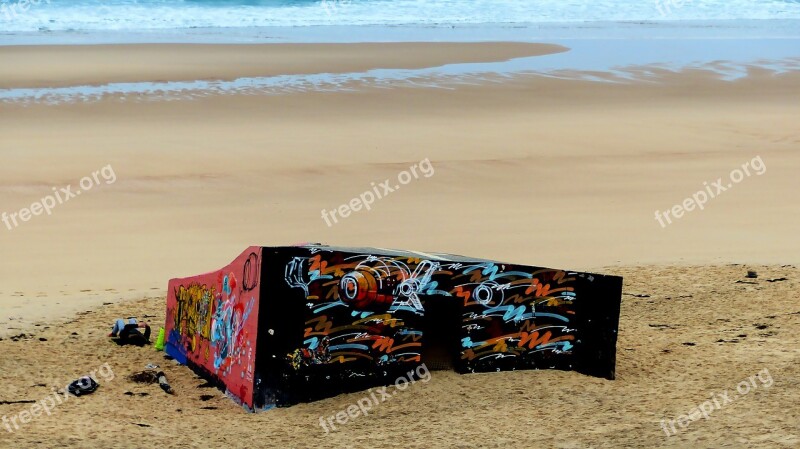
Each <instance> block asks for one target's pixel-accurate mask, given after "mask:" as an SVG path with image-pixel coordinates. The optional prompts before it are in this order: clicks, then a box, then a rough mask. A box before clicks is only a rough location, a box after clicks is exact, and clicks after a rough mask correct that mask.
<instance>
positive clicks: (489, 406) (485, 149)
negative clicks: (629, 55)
mask: <svg viewBox="0 0 800 449" xmlns="http://www.w3.org/2000/svg"><path fill="white" fill-rule="evenodd" d="M403 45H404V44H397V45H395V46H392V47H391V51H393V53H388V50H389V49H390V48H389V47H388V46H387V47H386V49H387V52H386V53H385V54H387V55H389V56H387V57H385V58H383V57H382V56H381V55H382V54H384V52H382V51H381V46H367V47H363V46H362V47H358V46H350V47H348V46H337V47H336V50H335V52H336V55H337V56H336V57H335V58H334V59H335V61H331V60H327V59H311V60H309V59H307V58H306V57H302V58H298V57H296V56H295V55H296V54H299V53H297V52H301V53H302V52H303V51H305V52H309V53H308V54H313V53H314V52H318V51H319V46H318V47H317V48H316V49H314V48H311V47H309V48H307V49H303V50H301V49H299V48H293V49H290V50H281V49H280V48H279V46H277V47H274V48H272V49H268V50H264V49H258V48H257V47H255V46H241V47H230V48H224V47H213V46H212V47H208V48H205V49H202V50H199V49H198V48H199V47H198V48H194V47H193V48H191V49H187V50H186V54H188V55H190V56H186V57H185V59H184V60H182V61H181V62H180V63H176V64H175V65H174V66H170V67H169V68H165V67H161V66H158V65H156V66H154V65H153V61H159V60H163V58H168V57H169V54H171V53H170V51H167V50H164V48H166V47H162V46H141V47H136V51H135V52H134V56H135V57H134V56H132V57H131V67H132V68H131V70H130V71H119V70H118V69H117V68H115V66H114V65H113V64H112V63H110V62H108V61H107V60H106V59H104V58H105V56H104V54H105V55H107V54H113V53H114V51H113V48H108V47H104V48H95V49H93V48H71V47H65V48H60V49H53V48H46V47H45V48H36V49H33V48H30V49H14V50H9V49H0V55H2V60H3V61H4V62H5V61H7V60H13V61H14V64H13V65H8V66H6V65H5V64H4V68H3V72H2V75H0V87H3V86H5V87H7V86H17V85H20V84H21V83H24V84H27V85H31V86H33V85H53V84H58V83H59V82H61V81H63V82H64V83H65V84H90V83H102V82H108V81H120V80H125V81H131V80H162V79H194V78H207V77H216V78H226V77H236V76H254V75H261V74H264V75H266V74H273V73H316V72H333V71H341V72H348V71H358V70H364V69H366V68H373V67H397V68H401V67H421V66H426V65H438V64H442V63H447V62H456V61H489V60H495V59H496V60H503V59H507V58H509V57H517V56H523V55H536V54H542V53H546V52H548V51H556V50H558V49H555V48H546V47H536V46H531V45H520V46H515V45H509V44H498V45H496V46H493V45H489V44H484V45H478V46H469V45H466V46H460V47H457V48H456V47H453V46H452V45H451V46H448V45H445V46H442V47H441V48H434V49H432V50H426V51H424V55H422V53H421V52H423V50H421V49H420V48H418V47H413V46H412V47H409V48H405V47H403ZM429 46H430V47H437V46H436V45H429ZM172 48H173V50H172V51H173V52H174V51H175V50H182V48H181V47H172ZM65 52H66V53H65ZM249 52H258V53H259V54H263V55H269V61H268V63H264V62H263V61H261V62H259V63H253V62H251V61H252V58H251V57H250V56H252V55H251V53H249ZM361 52H368V53H369V52H371V53H369V54H370V55H371V56H370V57H369V58H368V59H364V58H360V57H359V56H358V55H359V54H361ZM177 54H182V53H181V52H180V51H179V52H178V53H177ZM302 54H305V53H302ZM64 55H72V56H70V57H69V58H66V57H64ZM417 55H421V56H417ZM73 56H74V57H75V58H79V57H80V58H86V60H87V61H90V62H89V63H87V64H86V65H85V66H78V65H74V64H72V63H71V61H72V59H70V58H72V57H73ZM204 57H208V58H209V59H212V60H214V61H219V64H218V65H214V67H211V68H208V67H206V66H205V65H204V64H203V63H202V59H203V58H204ZM6 58H13V59H6ZM226 58H227V59H226ZM264 58H266V56H264ZM382 58H383V59H382ZM237 61H239V62H238V63H237ZM241 61H247V62H241ZM219 67H222V68H219ZM186 76H189V78H185V77H186ZM129 77H131V78H129ZM29 80H30V82H28V81H29ZM658 81H659V82H658V83H633V84H628V85H611V84H600V83H587V82H577V81H564V80H554V79H543V78H536V77H520V78H517V79H514V80H508V81H505V82H503V83H484V84H481V85H476V86H460V87H458V88H457V89H452V90H448V89H423V88H408V87H398V88H395V89H365V90H362V91H359V92H349V93H346V92H340V93H302V94H291V95H276V96H216V97H209V98H204V99H196V100H192V101H176V102H147V103H123V102H120V101H116V100H115V99H113V98H109V99H106V100H104V101H101V102H97V103H92V104H79V105H76V104H69V105H60V106H42V105H35V106H27V107H23V106H20V105H9V104H0V154H2V155H3V159H2V162H3V165H2V169H0V170H2V175H3V176H2V177H0V205H2V210H0V212H3V211H7V212H9V213H11V212H16V211H18V210H19V209H21V208H23V207H28V206H30V204H31V203H32V202H34V201H37V200H39V199H40V198H42V197H43V196H45V195H48V194H50V193H51V187H53V186H57V187H63V186H66V185H67V184H72V185H76V184H77V182H78V180H79V179H81V177H83V176H87V175H91V173H92V172H93V171H95V170H99V169H100V168H101V167H103V166H106V165H109V164H110V165H112V166H113V168H114V171H115V173H116V176H117V180H116V182H115V183H113V184H109V185H102V186H100V187H96V188H95V189H93V190H92V191H90V192H86V193H85V194H84V195H82V196H80V197H78V198H75V199H73V200H70V201H69V202H68V203H65V204H63V205H60V206H58V207H57V208H56V209H55V211H54V214H53V215H52V216H38V217H33V219H31V220H30V221H29V222H27V223H23V224H22V225H21V226H20V227H19V228H16V229H13V230H7V229H5V226H4V225H2V224H0V248H2V255H3V257H2V258H0V326H2V328H0V333H1V334H0V336H2V337H5V339H4V340H3V341H0V349H2V354H3V356H2V358H0V366H1V367H2V379H0V380H2V381H3V382H4V385H5V388H4V389H3V390H2V392H0V402H2V401H18V400H26V399H28V400H36V399H40V398H42V397H44V395H45V394H47V392H48V391H49V389H48V388H49V387H50V386H51V385H54V384H57V383H58V382H55V381H54V380H52V379H54V378H56V377H57V378H58V379H59V381H65V380H66V379H67V378H69V377H73V376H74V375H77V374H81V372H82V371H84V370H85V371H88V370H91V369H93V368H96V367H98V366H99V365H100V364H101V363H103V362H106V361H107V362H109V363H110V364H111V365H112V366H113V367H114V369H115V373H117V374H118V378H117V379H116V380H114V381H111V382H108V383H107V385H104V387H103V388H102V389H101V391H99V392H98V393H97V394H95V395H94V396H92V397H87V398H85V399H81V400H71V401H69V402H68V403H66V404H64V405H63V406H61V407H60V408H59V410H58V412H57V413H56V414H55V415H54V416H51V417H42V418H38V419H37V420H36V421H35V422H34V423H31V424H29V425H27V426H26V427H25V429H24V430H23V431H20V432H19V433H16V434H14V435H11V434H6V433H0V447H5V446H10V447H34V446H42V447H59V446H82V447H114V446H138V447H153V446H159V447H185V446H190V445H194V446H203V447H223V446H232V447H240V446H248V447H253V445H254V444H256V446H258V447H261V446H265V447H267V446H273V445H275V446H278V445H280V446H282V447H312V446H313V447H318V446H320V445H323V444H324V445H326V446H331V447H340V446H353V447H373V446H386V447H432V446H438V445H443V446H448V447H485V446H488V447H521V446H523V443H524V445H526V446H532V445H534V444H537V445H541V446H547V447H551V446H552V447H596V446H645V447H652V446H657V445H667V446H673V447H685V446H687V445H689V444H692V445H699V446H702V447H705V446H714V447H753V446H762V447H780V446H781V445H783V446H785V447H791V446H796V445H798V444H800V434H798V433H797V423H798V421H797V415H798V413H797V407H796V404H797V400H798V397H797V382H798V371H797V368H795V367H794V365H793V361H794V360H795V359H796V357H797V353H798V349H797V348H798V341H797V338H796V335H797V330H798V324H799V323H800V315H797V314H793V313H795V312H797V311H798V306H797V304H798V301H797V299H798V297H797V294H796V287H797V283H798V272H797V270H796V269H795V268H793V267H784V268H781V267H780V265H784V264H798V263H800V260H799V259H800V238H798V237H797V230H798V229H800V226H799V225H800V215H798V213H797V210H798V209H797V200H796V198H795V196H796V192H797V191H798V178H797V173H798V170H800V152H798V149H800V148H798V147H800V134H798V128H797V117H800V101H798V100H800V98H798V93H799V92H800V76H798V74H791V75H783V76H772V75H770V74H766V73H763V72H760V71H753V72H752V73H751V76H750V77H748V78H746V79H743V80H740V81H736V82H721V81H718V80H716V79H714V77H712V76H710V75H709V74H707V73H702V72H693V73H683V74H679V75H674V76H668V77H665V78H663V79H661V80H658ZM757 156H760V157H761V159H762V160H763V161H764V163H765V165H766V167H767V171H766V172H765V173H764V174H763V175H761V176H752V177H749V178H745V179H744V180H743V181H742V182H741V183H739V184H737V185H735V186H734V187H733V188H731V189H730V190H729V191H726V192H725V193H723V194H721V195H720V196H719V197H718V198H715V199H712V200H710V201H709V203H708V204H707V205H706V208H705V210H702V211H700V210H695V211H692V212H690V213H688V214H687V215H686V216H684V217H683V218H681V219H679V220H677V221H676V222H675V223H673V224H671V225H669V226H667V227H666V228H664V229H662V228H661V226H659V224H658V222H657V221H656V220H655V219H654V212H655V211H656V210H657V209H660V210H666V209H668V208H671V207H672V206H673V205H675V204H678V203H681V202H683V200H684V199H685V198H686V197H688V196H690V195H691V194H692V193H694V192H696V191H697V190H700V189H702V188H703V182H704V181H708V182H712V181H715V180H716V179H717V178H719V177H727V176H728V173H729V172H730V171H731V170H733V169H736V168H738V167H741V165H742V164H744V163H745V162H747V161H750V160H751V159H753V158H754V157H757ZM426 158H428V159H429V160H430V161H431V162H432V165H433V167H434V168H435V174H434V175H433V176H431V177H429V178H424V177H421V178H420V179H418V180H414V181H412V182H411V183H409V184H408V185H406V186H403V187H402V188H401V189H400V190H398V191H397V192H394V193H392V194H391V195H389V196H387V197H386V198H384V199H381V200H379V201H378V202H376V203H375V204H374V206H373V208H372V210H371V211H369V212H368V211H360V212H357V213H354V214H353V215H352V216H350V217H348V218H346V219H344V220H341V221H340V222H339V223H337V224H334V225H333V226H332V227H328V226H327V225H326V224H325V221H323V219H322V217H321V210H322V209H327V210H331V209H334V208H336V207H338V206H339V205H340V204H344V203H347V202H349V201H350V200H351V199H352V198H354V197H357V196H358V195H359V194H360V193H361V192H363V191H365V190H369V189H370V188H371V182H376V183H377V182H382V181H383V180H384V179H390V178H391V179H396V177H397V175H398V173H399V172H401V171H403V170H406V169H408V168H409V167H410V166H411V165H413V164H415V163H418V162H419V161H421V160H423V159H426ZM300 241H317V242H325V243H330V244H336V245H359V246H378V247H389V248H392V247H395V248H407V249H418V250H423V251H441V252H451V253H456V254H465V255H470V256H476V257H485V258H491V259H498V260H506V261H509V262H518V263H526V264H532V265H546V266H554V267H563V268H569V269H593V270H602V271H604V272H607V273H609V274H621V275H624V276H625V277H626V292H628V293H634V294H638V293H646V294H649V295H651V296H650V297H648V298H638V297H632V296H625V301H624V303H623V319H622V323H621V328H620V343H619V345H618V350H619V360H618V369H617V372H618V376H619V379H618V380H617V381H614V382H607V381H602V380H598V379H591V378H588V377H586V376H581V375H578V374H575V373H563V372H526V373H522V372H520V373H501V374H496V375H491V376H492V377H491V382H487V381H486V380H485V379H486V377H485V376H484V375H475V376H457V375H455V374H451V373H437V374H438V375H436V376H435V377H434V379H433V380H432V381H431V382H430V383H428V384H420V385H417V386H415V387H414V390H413V391H409V392H408V393H407V394H403V395H401V396H398V398H397V399H395V400H393V401H392V402H391V403H386V404H385V405H382V406H381V408H380V410H379V411H378V412H377V413H376V414H375V416H371V417H368V418H361V419H360V420H357V421H356V422H353V423H352V424H351V425H348V426H347V428H346V430H344V431H342V432H340V433H337V434H334V435H331V436H325V435H324V434H323V433H322V431H321V429H320V428H319V426H318V418H319V416H320V415H321V414H332V413H335V412H336V411H338V410H340V409H341V408H342V407H344V406H346V405H348V404H350V403H352V402H353V401H354V400H356V399H358V398H359V397H360V396H359V395H350V396H342V397H339V398H334V399H330V400H326V401H322V402H319V403H316V404H309V405H302V406H298V407H294V408H291V409H288V410H278V411H273V412H270V413H266V414H260V415H256V416H253V415H244V414H242V413H240V410H238V409H237V408H236V407H235V406H234V405H232V403H231V402H229V401H228V400H227V399H224V398H222V397H221V395H220V394H219V393H218V392H216V391H212V392H209V391H207V390H205V389H196V386H197V385H199V384H200V383H201V382H200V381H198V380H196V379H195V378H194V377H193V375H192V374H191V373H190V372H189V371H188V370H187V369H184V368H178V367H174V366H172V365H170V364H169V363H168V362H165V361H164V360H163V359H162V357H161V356H160V355H159V354H156V353H153V352H152V351H151V350H149V349H141V350H140V349H119V348H117V347H116V346H114V345H112V344H110V343H108V342H107V341H106V339H105V338H104V336H105V334H106V333H107V326H108V325H109V323H110V320H111V319H113V318H115V317H118V316H122V315H129V314H131V313H134V314H139V315H144V314H148V315H153V316H154V317H153V318H152V319H153V321H154V322H156V323H160V322H162V321H163V313H164V310H163V309H164V300H163V298H153V299H149V300H141V302H139V303H119V300H121V299H125V298H143V297H145V296H156V295H163V291H164V289H165V288H166V283H167V280H168V279H169V278H171V277H178V276H185V275H191V274H196V273H200V272H205V271H209V270H211V269H215V268H218V267H220V266H222V265H224V264H226V263H228V262H229V261H230V260H232V259H233V257H235V255H236V254H238V253H239V251H241V250H242V249H243V248H244V247H246V246H248V245H252V244H264V245H275V244H287V243H294V242H300ZM731 263H748V264H765V265H769V268H760V270H762V271H763V274H766V275H767V276H768V277H771V278H778V277H787V278H788V279H789V280H788V281H782V282H774V283H769V282H766V281H765V280H763V279H759V280H758V283H757V284H735V282H736V281H737V280H740V279H741V278H742V274H743V273H744V267H741V266H736V267H733V266H729V265H728V264H731ZM676 265H677V266H676ZM670 267H671V268H670ZM688 295H691V296H688ZM667 298H669V299H667ZM106 302H107V303H111V304H109V305H107V306H104V307H102V308H97V306H99V305H100V304H102V303H106ZM76 311H84V312H87V311H89V312H88V313H85V314H83V315H81V316H79V317H78V318H77V321H74V322H73V323H71V324H69V325H66V326H65V325H59V324H58V323H61V322H63V321H64V320H66V319H69V317H70V316H73V314H74V312H76ZM131 311H133V312H131ZM768 317H774V318H768ZM723 320H727V321H723ZM36 324H38V326H36ZM651 325H655V327H654V326H651ZM662 325H668V326H669V327H663V326H662ZM762 325H767V326H768V327H766V328H763V329H759V328H758V327H756V326H762ZM45 328H47V329H45ZM72 332H77V333H78V335H75V336H73V335H71V333H72ZM23 333H24V334H26V337H23V338H21V339H18V340H19V341H11V340H9V337H10V336H13V335H19V334H23ZM30 334H33V336H31V337H29V336H27V335H30ZM745 334H746V335H747V337H737V335H745ZM40 338H47V341H43V342H42V341H39V339H40ZM719 339H723V340H732V339H737V340H738V342H717V340H719ZM684 342H693V343H696V346H687V345H683V343H684ZM665 350H668V352H664V351H665ZM151 361H154V362H156V363H160V364H162V365H165V366H166V368H167V370H168V374H169V375H170V377H171V378H173V379H174V383H175V385H176V388H177V389H178V393H179V394H178V396H176V397H174V398H173V397H166V396H163V395H162V393H161V391H160V390H158V389H157V388H152V389H151V388H139V387H135V386H133V385H130V384H127V383H126V381H124V380H122V377H123V376H124V375H125V374H127V373H128V372H130V371H132V370H134V369H142V368H143V366H144V365H145V364H146V363H148V362H151ZM763 368H768V369H769V370H770V373H772V375H773V377H774V378H775V384H774V385H773V386H772V387H770V388H769V389H761V390H758V391H756V392H754V393H752V394H751V395H748V396H746V397H743V398H741V401H738V402H735V403H734V404H731V405H729V406H727V407H725V408H724V409H722V410H719V411H717V412H715V414H714V416H713V418H712V419H710V420H708V421H701V422H697V423H694V424H692V425H691V426H690V427H689V429H688V430H686V431H684V432H682V433H680V434H679V435H678V436H673V437H670V438H666V436H665V435H664V433H663V432H662V431H661V430H660V428H659V425H658V421H659V420H660V419H662V418H674V417H676V415H678V414H681V413H685V412H686V411H688V409H690V408H691V407H694V406H696V405H697V404H699V403H701V402H702V401H704V400H706V399H707V398H708V394H710V393H712V392H714V391H720V390H723V389H733V388H735V387H736V385H737V383H738V382H739V381H741V380H742V379H745V378H747V377H748V376H750V375H753V374H755V373H756V372H758V371H759V370H761V369H763ZM62 383H63V382H62ZM37 384H45V386H44V387H42V386H36V385H37ZM126 391H134V392H140V391H143V392H144V391H146V392H149V393H150V395H149V396H134V397H129V396H127V395H125V394H124V393H125V392H126ZM426 392H427V393H430V394H425V393H426ZM201 394H212V395H214V399H211V400H209V401H206V402H202V401H200V400H199V399H198V398H199V396H200V395H201ZM29 405H30V404H7V405H0V414H3V415H9V414H14V413H18V412H19V411H21V410H23V409H25V408H26V407H28V406H29ZM203 406H213V407H218V408H217V409H215V410H202V409H200V407H203ZM177 409H181V411H180V412H179V411H177ZM136 423H139V424H145V425H147V426H150V427H140V426H138V425H137V424H136ZM287 423H291V424H288V425H287ZM198 430H199V431H198ZM123 435H124V436H125V438H133V439H134V440H133V442H132V443H131V444H125V443H123V442H121V441H120V439H121V438H123Z"/></svg>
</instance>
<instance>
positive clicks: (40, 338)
mask: <svg viewBox="0 0 800 449" xmlns="http://www.w3.org/2000/svg"><path fill="white" fill-rule="evenodd" d="M39 341H47V339H46V338H44V337H39Z"/></svg>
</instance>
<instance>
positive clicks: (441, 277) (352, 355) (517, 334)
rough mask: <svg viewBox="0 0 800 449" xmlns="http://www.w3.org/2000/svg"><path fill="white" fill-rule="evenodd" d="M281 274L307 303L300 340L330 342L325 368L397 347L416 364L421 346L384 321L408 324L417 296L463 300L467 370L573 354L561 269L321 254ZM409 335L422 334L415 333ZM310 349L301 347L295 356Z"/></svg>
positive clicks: (569, 298) (567, 279)
mask: <svg viewBox="0 0 800 449" xmlns="http://www.w3.org/2000/svg"><path fill="white" fill-rule="evenodd" d="M285 272H286V273H285V274H286V276H285V279H286V282H287V284H288V285H289V286H290V287H292V288H300V289H302V290H303V293H304V294H305V297H306V299H307V300H309V301H311V302H309V304H308V306H309V313H310V316H311V319H310V320H309V321H307V322H306V325H307V326H309V327H308V328H307V332H306V337H307V338H308V337H312V336H325V337H327V338H329V339H330V342H331V346H330V350H331V354H332V357H331V358H330V359H329V361H328V362H327V363H344V362H348V361H353V360H358V359H364V360H370V361H374V362H376V363H387V362H391V361H393V360H396V358H397V354H398V352H397V351H398V349H406V350H408V349H411V350H410V351H407V352H406V353H404V354H403V355H404V356H405V357H410V358H416V359H418V358H419V357H420V354H419V349H420V347H421V344H420V343H419V342H418V341H407V335H409V334H408V332H409V329H403V332H404V333H405V334H402V335H398V334H397V332H398V330H397V329H395V328H392V327H389V326H386V325H385V323H386V322H388V321H389V320H393V319H400V320H403V319H409V318H408V317H407V316H406V314H408V313H411V314H414V315H423V314H424V304H423V298H425V299H426V300H430V301H436V300H437V298H444V297H450V298H458V299H459V300H460V301H462V302H461V306H460V308H461V310H462V312H461V313H462V327H461V329H462V333H463V335H462V343H463V344H462V353H461V359H462V360H465V361H466V362H468V364H469V366H470V367H471V368H470V369H472V368H477V367H479V366H480V365H481V363H483V362H485V361H491V360H497V359H510V360H507V361H506V362H505V363H514V364H515V366H520V367H533V366H536V365H538V364H541V363H542V362H545V363H547V360H548V359H550V358H553V357H559V356H563V355H569V354H571V349H572V347H573V346H572V344H571V343H570V342H571V341H574V340H575V335H574V332H575V329H572V328H570V327H569V322H570V319H571V314H574V310H573V309H574V305H573V304H574V300H575V293H574V285H573V284H574V282H575V277H574V276H569V275H568V274H567V273H565V272H564V271H561V270H546V269H535V270H534V269H530V268H528V267H518V266H513V265H506V264H497V263H493V262H484V263H462V262H458V263H453V262H451V263H447V262H442V261H441V260H429V259H424V258H419V257H388V256H375V255H369V254H365V255H351V256H341V255H337V254H333V253H326V252H325V251H321V252H316V253H315V254H314V255H312V256H310V257H306V258H303V257H294V258H292V260H291V261H290V262H289V263H288V264H287V265H286V269H285ZM379 315H380V316H383V317H384V319H382V320H378V321H376V322H374V323H372V324H371V325H369V326H366V325H365V324H364V319H365V318H367V319H369V318H370V317H375V316H379ZM312 329H313V330H312ZM411 332H412V334H413V333H416V334H414V335H417V334H419V335H421V331H420V330H419V329H411ZM314 341H315V340H306V344H307V345H310V344H312V343H313V342H314ZM414 348H416V349H414ZM309 349H310V348H309V347H304V348H299V349H298V351H299V352H297V354H300V355H302V354H303V350H309ZM297 357H299V356H298V355H292V357H290V358H293V360H294V359H297ZM300 359H303V358H302V357H300ZM298 360H299V359H298ZM514 360H515V361H514ZM293 366H296V367H302V366H305V365H303V364H299V363H294V364H293Z"/></svg>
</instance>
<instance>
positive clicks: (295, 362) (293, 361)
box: [287, 337, 331, 370]
mask: <svg viewBox="0 0 800 449" xmlns="http://www.w3.org/2000/svg"><path fill="white" fill-rule="evenodd" d="M329 347H330V340H329V339H328V337H323V338H322V339H320V340H318V339H314V341H313V342H312V344H311V345H310V347H309V348H300V349H296V350H295V351H294V352H293V353H291V354H289V355H288V356H287V357H288V358H289V364H290V365H291V366H292V368H293V369H295V370H298V369H300V368H301V367H307V366H311V365H321V364H324V363H328V362H329V361H330V360H331V354H330V351H329Z"/></svg>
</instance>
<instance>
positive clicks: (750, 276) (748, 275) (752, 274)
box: [747, 270, 758, 279]
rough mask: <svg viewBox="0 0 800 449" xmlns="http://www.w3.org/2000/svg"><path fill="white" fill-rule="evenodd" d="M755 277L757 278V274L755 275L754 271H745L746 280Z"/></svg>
mask: <svg viewBox="0 0 800 449" xmlns="http://www.w3.org/2000/svg"><path fill="white" fill-rule="evenodd" d="M757 277H758V273H756V270H747V278H748V279H755V278H757Z"/></svg>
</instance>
